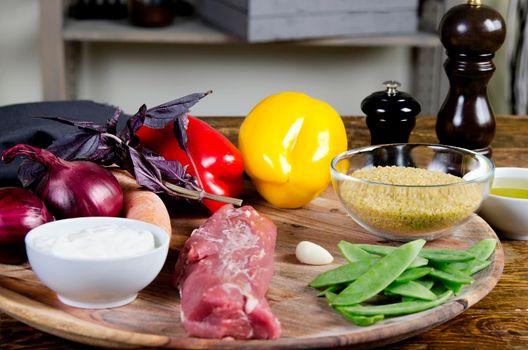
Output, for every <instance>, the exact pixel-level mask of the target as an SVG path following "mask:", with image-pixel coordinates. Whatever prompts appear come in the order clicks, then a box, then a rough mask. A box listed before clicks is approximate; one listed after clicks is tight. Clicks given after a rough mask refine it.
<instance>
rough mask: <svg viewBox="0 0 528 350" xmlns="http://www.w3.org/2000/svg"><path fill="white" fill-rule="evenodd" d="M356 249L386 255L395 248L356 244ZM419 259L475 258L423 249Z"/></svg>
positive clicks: (464, 259) (450, 252)
mask: <svg viewBox="0 0 528 350" xmlns="http://www.w3.org/2000/svg"><path fill="white" fill-rule="evenodd" d="M357 246H358V247H360V248H361V249H363V250H364V251H366V252H367V253H371V254H379V255H387V254H389V253H390V252H392V251H394V249H396V248H395V247H389V246H382V245H375V244H358V245H357ZM419 256H420V257H422V258H425V259H428V260H431V261H436V262H456V261H468V260H472V259H474V258H475V257H474V256H473V255H472V254H470V253H468V252H467V251H465V250H450V249H431V248H424V249H422V251H421V252H420V254H419Z"/></svg>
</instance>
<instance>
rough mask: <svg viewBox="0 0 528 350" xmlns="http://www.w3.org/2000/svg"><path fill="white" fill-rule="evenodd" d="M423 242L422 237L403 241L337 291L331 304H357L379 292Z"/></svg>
mask: <svg viewBox="0 0 528 350" xmlns="http://www.w3.org/2000/svg"><path fill="white" fill-rule="evenodd" d="M424 244H425V240H423V239H417V240H415V241H411V242H408V243H405V244H403V245H402V246H400V247H398V248H396V249H395V250H394V251H393V252H391V253H390V254H388V255H386V256H384V257H383V258H381V259H380V260H378V261H377V262H376V263H375V264H374V265H372V266H371V267H370V268H369V269H368V270H367V271H366V272H365V273H364V274H362V275H361V276H359V277H358V278H357V279H356V280H355V281H354V282H352V283H351V284H350V285H349V286H348V287H346V288H345V289H344V290H343V291H342V292H341V293H339V295H338V296H337V298H335V299H334V302H333V305H353V304H359V303H361V302H363V301H365V300H367V299H369V298H371V297H373V296H374V295H376V294H378V293H379V292H381V291H382V290H383V289H385V288H386V287H387V286H388V285H389V284H391V283H392V282H393V281H394V280H395V279H396V278H398V276H399V275H400V274H401V273H402V272H403V271H404V270H405V269H406V268H407V267H408V266H409V265H410V264H411V263H412V261H413V260H414V259H415V258H416V256H418V253H419V252H420V250H421V249H422V247H423V246H424Z"/></svg>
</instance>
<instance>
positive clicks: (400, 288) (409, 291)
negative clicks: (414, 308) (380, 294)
mask: <svg viewBox="0 0 528 350" xmlns="http://www.w3.org/2000/svg"><path fill="white" fill-rule="evenodd" d="M385 291H387V292H390V293H392V294H397V295H402V296H407V297H412V298H417V299H422V300H435V299H436V294H434V293H433V292H431V291H430V290H429V289H427V288H425V287H424V286H422V285H421V284H420V283H417V282H414V281H409V282H405V283H396V282H395V283H391V284H390V285H389V286H388V287H387V288H385Z"/></svg>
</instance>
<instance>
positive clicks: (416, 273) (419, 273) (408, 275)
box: [395, 267, 432, 283]
mask: <svg viewBox="0 0 528 350" xmlns="http://www.w3.org/2000/svg"><path fill="white" fill-rule="evenodd" d="M431 270H432V268H430V267H415V268H413V269H407V270H405V271H403V273H402V274H401V275H400V276H399V277H398V278H396V280H395V282H399V283H405V282H409V281H414V280H417V279H418V278H421V277H424V276H426V275H428V274H429V273H430V272H431Z"/></svg>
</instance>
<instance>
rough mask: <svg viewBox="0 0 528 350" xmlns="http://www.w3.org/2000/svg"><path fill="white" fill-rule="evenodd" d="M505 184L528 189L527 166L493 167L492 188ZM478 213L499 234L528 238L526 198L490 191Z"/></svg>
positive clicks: (519, 238) (514, 237)
mask: <svg viewBox="0 0 528 350" xmlns="http://www.w3.org/2000/svg"><path fill="white" fill-rule="evenodd" d="M505 186H508V187H512V186H513V187H517V188H524V189H528V168H495V176H494V179H493V185H492V189H493V188H501V187H505ZM479 214H480V216H482V217H483V218H484V220H486V221H487V222H488V223H489V224H490V225H491V226H493V228H495V229H496V230H497V234H498V235H499V236H501V237H504V238H509V239H518V240H528V199H521V198H510V197H503V196H497V195H494V194H491V193H490V195H489V196H488V198H487V199H486V200H485V201H484V203H482V207H481V209H480V212H479Z"/></svg>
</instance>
